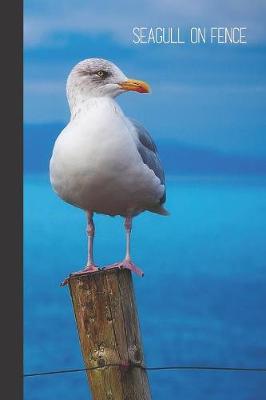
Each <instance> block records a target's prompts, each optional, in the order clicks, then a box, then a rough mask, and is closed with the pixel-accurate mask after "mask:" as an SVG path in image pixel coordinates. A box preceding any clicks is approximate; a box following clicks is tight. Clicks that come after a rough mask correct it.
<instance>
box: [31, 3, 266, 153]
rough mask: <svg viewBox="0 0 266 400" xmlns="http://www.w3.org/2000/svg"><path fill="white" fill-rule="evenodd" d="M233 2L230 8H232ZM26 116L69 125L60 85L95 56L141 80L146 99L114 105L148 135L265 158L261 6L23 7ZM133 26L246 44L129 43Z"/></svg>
mask: <svg viewBox="0 0 266 400" xmlns="http://www.w3.org/2000/svg"><path fill="white" fill-rule="evenodd" d="M232 3H233V4H232ZM24 4H25V6H24V7H25V12H24V14H25V17H24V27H25V34H24V43H25V50H24V60H25V64H24V65H25V69H24V82H25V84H24V88H25V89H24V96H25V106H24V119H25V122H26V123H53V122H67V120H68V117H69V112H68V106H67V102H66V98H65V81H66V78H67V75H68V73H69V71H70V69H71V68H72V67H73V65H75V63H77V62H78V61H80V60H82V59H84V58H89V57H95V56H98V57H103V58H107V59H110V60H112V61H113V62H115V63H116V64H117V65H118V66H119V67H120V68H121V69H122V70H123V71H124V72H125V74H126V75H127V76H130V77H135V78H139V79H143V80H146V81H147V82H149V83H150V85H151V87H152V94H151V95H148V96H147V95H145V96H143V95H139V94H135V93H128V94H125V95H123V96H120V98H119V99H118V101H119V103H120V105H121V106H122V107H123V109H124V110H125V112H126V113H127V114H128V115H129V116H132V117H134V118H136V119H139V120H140V121H141V122H142V123H143V124H145V126H146V127H147V128H148V129H149V130H150V132H151V133H152V135H153V136H154V138H155V139H156V138H158V139H159V138H175V139H177V140H178V141H180V142H183V143H187V144H192V145H196V146H204V147H209V148H214V149H218V150H222V151H225V152H232V153H238V154H242V155H252V156H256V157H265V156H266V113H265V106H266V74H265V70H266V51H265V50H266V39H265V38H266V35H265V34H266V29H265V20H266V3H265V2H264V1H263V0H260V1H259V0H255V1H252V2H251V1H239V0H236V1H233V2H232V1H229V0H225V1H223V2H220V1H216V0H215V1H211V0H209V1H208V0H201V1H199V0H198V1H197V0H192V1H189V2H187V1H185V0H182V1H174V0H166V1H164V2H162V1H159V0H155V1H147V0H146V1H139V0H137V1H134V2H132V3H125V2H124V1H120V0H116V1H112V2H107V1H105V2H103V1H98V2H97V3H96V2H89V1H81V0H75V1H74V0H72V1H70V0H64V1H59V0H58V1H57V2H54V1H50V0H46V1H43V0H38V1H36V0H26V1H25V3H24ZM134 26H147V27H150V26H172V27H176V26H179V27H180V28H181V29H182V30H183V31H184V32H186V31H188V30H189V28H190V27H191V26H201V27H203V26H205V27H207V28H209V27H211V26H245V27H247V37H248V44H246V45H216V46H215V45H209V44H205V45H201V46H195V45H194V46H193V45H191V44H188V43H187V44H185V45H179V46H174V45H170V46H169V45H158V44H157V45H151V44H150V45H134V44H133V43H132V39H133V35H132V28H133V27H134Z"/></svg>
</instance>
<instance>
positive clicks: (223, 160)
mask: <svg viewBox="0 0 266 400" xmlns="http://www.w3.org/2000/svg"><path fill="white" fill-rule="evenodd" d="M63 127H64V124H42V125H37V124H36V125H35V124H25V126H24V172H25V173H33V172H35V173H45V172H48V166H49V159H50V156H51V153H52V149H53V144H54V142H55V139H56V137H57V136H58V134H59V132H60V131H61V130H62V129H63ZM156 142H157V147H158V150H159V154H160V158H161V160H162V162H163V165H164V168H165V172H166V174H182V175H184V174H191V175H206V174H208V175H211V174H219V175H221V174H232V175H238V174H239V175H266V159H256V158H252V157H243V156H239V155H235V154H231V153H222V152H219V151H217V150H211V149H207V148H200V147H196V146H195V147H194V146H191V145H188V144H184V143H180V142H178V141H176V140H175V139H161V140H157V141H156Z"/></svg>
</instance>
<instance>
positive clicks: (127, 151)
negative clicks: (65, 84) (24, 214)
mask: <svg viewBox="0 0 266 400" xmlns="http://www.w3.org/2000/svg"><path fill="white" fill-rule="evenodd" d="M50 179H51V183H52V186H53V188H54V190H55V191H56V192H57V193H58V195H59V196H60V197H62V198H63V199H64V200H65V201H67V202H69V203H71V204H74V205H76V206H78V207H80V208H83V209H85V210H92V211H96V212H101V213H105V214H110V215H117V214H120V215H126V214H127V213H129V212H131V213H137V212H140V211H142V210H144V209H146V208H149V207H150V206H152V205H154V204H155V203H157V202H158V201H159V199H160V197H161V195H162V193H163V186H162V185H161V184H160V181H159V179H158V178H157V177H156V176H155V174H154V173H153V171H151V170H150V169H149V168H148V167H147V166H146V165H145V164H144V163H143V162H142V159H141V157H140V155H139V153H138V151H137V147H136V144H135V141H134V138H133V136H132V134H131V132H130V126H129V124H128V122H127V119H126V118H125V116H124V114H123V113H122V111H121V109H120V108H119V106H118V105H117V104H116V103H115V102H114V101H113V100H111V99H99V100H95V101H94V103H93V104H90V105H89V106H88V107H84V109H82V110H81V111H80V113H79V114H78V115H77V116H76V118H74V119H73V120H71V121H70V123H69V124H68V125H67V126H66V128H65V129H64V130H63V131H62V132H61V134H60V135H59V137H58V138H57V141H56V143H55V146H54V150H53V155H52V158H51V161H50Z"/></svg>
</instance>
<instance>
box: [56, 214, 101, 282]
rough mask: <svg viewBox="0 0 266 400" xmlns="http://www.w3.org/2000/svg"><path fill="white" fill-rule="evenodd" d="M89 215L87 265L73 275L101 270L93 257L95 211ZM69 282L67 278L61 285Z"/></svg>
mask: <svg viewBox="0 0 266 400" xmlns="http://www.w3.org/2000/svg"><path fill="white" fill-rule="evenodd" d="M87 216H88V222H87V234H88V261H87V265H86V266H85V268H84V269H82V270H80V271H77V272H73V273H72V274H70V275H71V276H73V275H83V274H87V273H90V272H96V271H98V270H99V268H97V267H96V265H95V263H94V259H93V242H94V235H95V226H94V222H93V213H92V212H89V211H88V213H87ZM67 284H68V278H67V279H65V280H64V281H63V282H62V283H61V286H64V285H67Z"/></svg>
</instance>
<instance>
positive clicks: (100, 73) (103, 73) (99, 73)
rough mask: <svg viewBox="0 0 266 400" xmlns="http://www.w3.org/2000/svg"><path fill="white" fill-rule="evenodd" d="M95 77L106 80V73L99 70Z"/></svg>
mask: <svg viewBox="0 0 266 400" xmlns="http://www.w3.org/2000/svg"><path fill="white" fill-rule="evenodd" d="M96 75H98V76H99V77H100V78H106V77H107V76H108V72H106V71H103V70H100V71H97V72H96Z"/></svg>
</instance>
